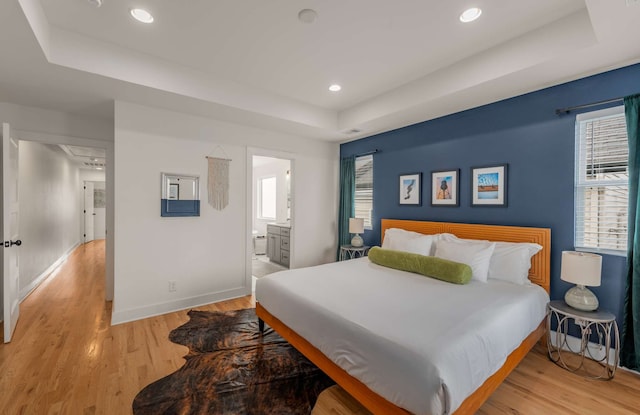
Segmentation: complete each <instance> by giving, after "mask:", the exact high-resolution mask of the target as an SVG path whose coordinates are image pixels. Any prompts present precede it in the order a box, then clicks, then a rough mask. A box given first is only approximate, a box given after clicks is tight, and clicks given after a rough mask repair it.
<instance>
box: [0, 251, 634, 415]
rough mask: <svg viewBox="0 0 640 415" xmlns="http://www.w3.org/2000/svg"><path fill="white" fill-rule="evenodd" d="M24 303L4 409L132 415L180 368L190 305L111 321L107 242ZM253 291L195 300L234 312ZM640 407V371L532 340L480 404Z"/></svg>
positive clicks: (4, 349) (0, 387)
mask: <svg viewBox="0 0 640 415" xmlns="http://www.w3.org/2000/svg"><path fill="white" fill-rule="evenodd" d="M54 274H55V275H54V276H52V277H51V278H49V279H48V280H47V281H45V282H44V283H43V284H42V285H41V286H40V287H39V288H38V289H37V290H36V291H34V292H33V293H32V294H31V295H30V296H29V297H28V298H27V299H26V300H25V301H24V302H23V303H22V305H21V317H20V320H19V322H18V326H17V328H16V332H15V335H14V338H13V341H12V342H11V343H10V344H5V345H0V414H8V415H13V414H29V415H31V414H36V415H38V414H117V415H120V414H130V413H131V402H132V400H133V398H134V396H135V395H136V394H137V393H138V392H139V391H140V389H142V388H143V387H144V386H146V385H147V384H149V383H151V382H153V381H155V380H157V379H159V378H161V377H163V376H166V375H168V374H170V373H172V372H174V371H175V370H177V369H178V368H179V367H180V366H182V364H183V362H184V360H183V359H182V356H183V355H184V354H186V352H187V348H186V347H184V346H179V345H176V344H174V343H171V342H170V341H169V339H168V337H167V336H168V334H169V332H170V331H171V330H172V329H174V328H176V327H178V326H179V325H181V324H183V323H184V322H186V321H187V320H188V318H187V315H186V311H180V312H175V313H170V314H166V315H163V316H158V317H153V318H148V319H145V320H140V321H136V322H132V323H127V324H121V325H117V326H110V324H109V322H110V314H111V307H110V304H109V303H105V302H104V300H103V299H104V241H95V242H91V243H88V244H85V245H83V246H81V247H79V248H78V249H77V250H76V251H74V252H73V254H72V255H71V256H70V257H69V259H68V260H67V261H66V262H65V263H64V264H63V265H62V266H61V267H60V268H59V269H58V270H57V271H55V273H54ZM254 305H255V304H254V301H253V298H252V297H244V298H240V299H236V300H231V301H226V302H222V303H217V304H212V305H209V306H206V307H199V308H198V309H203V310H233V309H239V308H247V307H252V306H254ZM479 413H480V414H483V415H488V414H511V415H513V414H524V415H529V414H545V415H557V414H580V415H586V414H607V415H608V414H638V413H640V377H639V376H636V375H634V374H631V373H628V372H625V371H618V373H617V374H616V377H615V379H614V380H613V381H610V382H603V381H587V380H584V379H582V378H581V377H578V376H575V375H573V374H570V373H568V372H566V371H564V370H562V369H560V368H559V367H557V366H555V365H554V364H553V363H551V362H550V361H549V360H548V359H547V358H546V354H545V350H544V349H543V348H540V347H538V348H536V349H535V350H534V351H533V352H532V353H530V354H529V355H528V356H527V357H526V358H525V360H524V361H523V362H522V363H521V364H520V366H519V367H518V368H517V369H516V370H515V371H514V372H513V373H512V374H511V376H509V378H508V379H507V380H506V381H505V383H504V384H503V385H502V386H501V387H500V388H499V389H498V391H497V392H496V393H494V395H493V396H492V397H491V398H490V400H489V401H488V402H487V403H486V404H485V405H484V406H483V407H482V409H481V410H480V412H479Z"/></svg>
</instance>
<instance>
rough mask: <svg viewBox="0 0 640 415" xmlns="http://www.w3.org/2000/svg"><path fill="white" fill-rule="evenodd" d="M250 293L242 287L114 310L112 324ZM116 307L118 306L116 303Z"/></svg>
mask: <svg viewBox="0 0 640 415" xmlns="http://www.w3.org/2000/svg"><path fill="white" fill-rule="evenodd" d="M249 294H251V292H247V288H246V287H240V288H235V289H232V290H227V291H221V292H217V293H210V294H204V295H199V296H196V297H189V298H181V299H178V300H173V301H168V302H165V303H159V304H153V305H149V306H144V307H139V308H131V309H128V310H122V311H114V312H113V314H112V315H111V325H116V324H122V323H128V322H130V321H135V320H141V319H143V318H147V317H154V316H159V315H162V314H167V313H172V312H174V311H180V310H185V309H187V308H193V307H199V306H203V305H207V304H211V303H217V302H219V301H224V300H231V299H234V298H239V297H244V296H246V295H249ZM114 308H116V304H114Z"/></svg>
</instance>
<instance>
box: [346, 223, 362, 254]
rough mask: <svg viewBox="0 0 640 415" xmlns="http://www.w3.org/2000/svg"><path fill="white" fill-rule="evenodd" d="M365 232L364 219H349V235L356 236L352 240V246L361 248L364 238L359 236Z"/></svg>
mask: <svg viewBox="0 0 640 415" xmlns="http://www.w3.org/2000/svg"><path fill="white" fill-rule="evenodd" d="M363 232H364V219H363V218H349V233H354V234H355V235H354V236H353V238H352V239H351V246H355V247H358V248H359V247H361V246H362V237H361V236H360V235H359V234H361V233H363Z"/></svg>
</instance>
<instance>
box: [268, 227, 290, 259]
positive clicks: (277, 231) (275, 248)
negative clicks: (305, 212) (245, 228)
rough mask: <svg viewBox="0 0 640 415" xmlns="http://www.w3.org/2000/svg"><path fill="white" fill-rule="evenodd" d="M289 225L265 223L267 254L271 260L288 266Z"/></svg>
mask: <svg viewBox="0 0 640 415" xmlns="http://www.w3.org/2000/svg"><path fill="white" fill-rule="evenodd" d="M290 233H291V226H290V225H288V224H275V223H274V224H269V225H267V256H268V257H269V260H270V261H271V262H275V263H277V264H280V265H283V266H285V267H287V268H289V242H290V238H289V235H290Z"/></svg>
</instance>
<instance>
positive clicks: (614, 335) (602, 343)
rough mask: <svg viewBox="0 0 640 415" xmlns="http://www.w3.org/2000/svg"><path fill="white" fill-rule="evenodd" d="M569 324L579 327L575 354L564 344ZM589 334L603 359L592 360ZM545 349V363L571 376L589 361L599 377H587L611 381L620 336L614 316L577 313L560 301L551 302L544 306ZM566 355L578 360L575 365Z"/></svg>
mask: <svg viewBox="0 0 640 415" xmlns="http://www.w3.org/2000/svg"><path fill="white" fill-rule="evenodd" d="M552 320H553V321H555V322H556V323H557V327H556V330H555V333H553V331H552V330H551V322H552ZM569 320H573V321H574V322H575V324H577V325H578V326H580V333H581V339H580V347H579V350H574V349H572V348H571V345H570V344H569V342H568V341H567V337H568V330H569ZM592 333H596V334H597V335H598V344H597V347H598V348H599V350H600V351H603V352H604V356H603V357H600V358H597V357H594V356H593V354H592V351H591V349H590V348H589V337H590V335H591V334H592ZM551 336H554V339H555V341H554V342H552V337H551ZM614 339H615V345H616V348H615V349H613V348H612V345H613V344H612V340H614ZM547 348H548V350H549V359H551V361H553V362H554V363H555V364H557V365H558V366H560V367H562V368H564V369H567V370H569V371H571V372H575V371H577V370H579V369H580V368H582V367H583V366H584V363H585V358H589V359H591V360H593V361H595V362H596V363H598V364H599V365H600V366H601V367H602V373H601V374H600V375H597V376H588V377H590V378H592V379H612V378H613V376H614V375H615V373H616V368H617V367H618V364H619V362H620V351H619V349H620V336H619V334H618V324H617V323H616V316H615V315H613V313H610V312H608V311H604V310H596V311H581V310H576V309H575V308H572V307H570V306H568V305H567V303H565V302H564V301H551V302H550V303H549V304H548V305H547ZM568 353H572V354H573V355H577V356H578V363H577V364H574V365H571V364H569V363H568V361H567V359H568V355H567V354H568ZM612 353H613V355H612Z"/></svg>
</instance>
